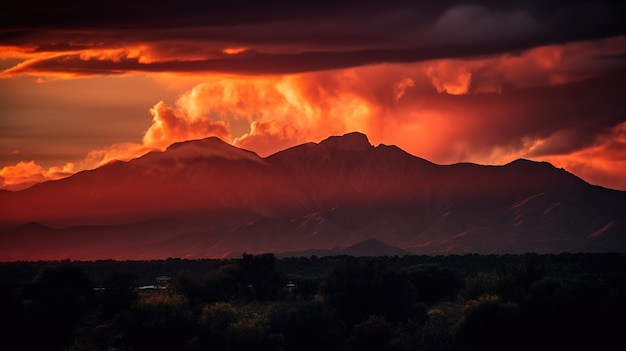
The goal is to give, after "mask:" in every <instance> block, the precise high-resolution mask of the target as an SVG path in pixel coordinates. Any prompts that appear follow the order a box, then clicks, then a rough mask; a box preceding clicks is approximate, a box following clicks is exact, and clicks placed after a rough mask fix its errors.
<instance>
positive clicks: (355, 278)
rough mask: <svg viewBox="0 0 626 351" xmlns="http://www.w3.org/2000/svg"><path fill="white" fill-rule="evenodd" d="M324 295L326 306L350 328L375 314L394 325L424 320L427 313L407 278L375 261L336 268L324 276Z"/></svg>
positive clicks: (358, 261)
mask: <svg viewBox="0 0 626 351" xmlns="http://www.w3.org/2000/svg"><path fill="white" fill-rule="evenodd" d="M323 292H324V295H325V297H326V301H327V303H328V304H329V306H330V307H331V308H334V309H336V311H337V315H338V317H339V318H340V319H342V320H344V321H345V322H346V323H347V324H348V326H349V327H351V326H353V325H354V324H356V323H358V322H360V321H362V320H363V319H365V318H368V317H369V316H370V315H375V314H378V315H381V316H383V317H385V319H386V320H388V321H390V322H396V321H400V320H405V319H408V318H413V319H415V318H417V319H423V318H424V317H425V313H426V310H425V308H424V307H423V306H421V305H420V304H418V303H417V298H416V295H415V291H414V290H413V289H412V286H411V284H410V283H409V282H408V277H407V276H406V274H404V273H403V272H400V271H398V270H392V269H389V268H388V267H387V266H386V265H385V264H384V263H383V262H381V261H380V260H377V259H354V260H347V261H346V262H344V263H340V264H338V265H337V266H336V267H335V268H334V269H332V270H331V271H330V272H329V274H328V275H327V277H326V279H325V281H324V286H323Z"/></svg>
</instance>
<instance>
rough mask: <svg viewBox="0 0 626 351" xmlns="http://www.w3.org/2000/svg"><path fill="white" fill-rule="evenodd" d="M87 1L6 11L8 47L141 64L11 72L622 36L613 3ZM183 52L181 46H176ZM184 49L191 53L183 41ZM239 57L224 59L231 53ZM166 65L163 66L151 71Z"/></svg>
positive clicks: (409, 52)
mask: <svg viewBox="0 0 626 351" xmlns="http://www.w3.org/2000/svg"><path fill="white" fill-rule="evenodd" d="M294 4H295V3H294V2H292V1H290V2H287V1H265V2H258V1H229V2H224V3H214V2H207V3H203V2H197V1H132V2H128V1H120V0H113V1H107V2H100V3H96V4H94V3H90V2H84V1H80V2H79V1H61V2H53V3H52V2H51V3H50V4H48V5H43V6H41V7H37V6H33V4H30V3H25V2H12V3H8V4H5V5H3V7H4V10H3V11H0V45H4V46H13V47H18V48H20V47H21V48H23V49H24V51H28V52H31V53H36V52H50V53H55V52H57V53H60V52H68V53H71V52H78V51H81V50H87V49H115V48H128V47H132V46H139V45H143V46H144V47H147V48H148V49H147V50H150V49H152V51H151V59H152V60H150V61H151V62H150V63H149V64H148V63H146V62H140V61H141V60H140V59H138V58H132V57H131V58H121V61H120V60H118V61H114V60H107V59H100V61H101V62H98V63H95V62H89V61H84V60H76V59H74V57H73V56H69V57H67V59H66V60H63V59H61V58H60V57H55V58H45V59H34V60H33V62H30V63H28V64H27V65H24V66H22V67H21V68H16V69H13V70H12V71H11V72H12V73H13V74H19V73H29V72H31V73H37V69H38V68H41V69H42V70H43V71H48V72H64V71H69V72H73V73H77V74H101V73H119V72H124V71H126V70H132V71H149V72H150V71H173V72H193V71H216V72H220V71H221V72H235V73H254V74H258V73H296V72H305V71H314V70H324V69H333V68H345V67H350V66H358V65H364V64H376V63H382V62H418V61H423V60H429V59H437V58H458V57H468V56H481V55H493V54H497V53H503V52H515V51H522V50H525V49H528V48H532V47H535V46H538V45H546V44H551V43H564V42H569V41H579V40H587V39H597V38H603V37H611V36H617V35H623V34H625V33H626V13H624V12H623V11H619V10H618V7H617V5H619V3H617V2H612V1H593V2H591V1H486V0H483V1H471V2H470V1H452V0H448V1H389V2H379V1H375V2H374V1H372V2H360V1H359V2H357V1H317V2H314V3H304V4H301V3H298V4H297V5H294ZM174 43H179V44H174ZM180 43H184V45H182V44H180ZM234 46H239V47H245V48H247V49H250V51H249V52H247V53H245V54H240V55H228V56H225V55H219V54H216V52H217V53H219V52H220V51H221V50H222V49H224V48H226V47H234ZM153 61H156V62H153Z"/></svg>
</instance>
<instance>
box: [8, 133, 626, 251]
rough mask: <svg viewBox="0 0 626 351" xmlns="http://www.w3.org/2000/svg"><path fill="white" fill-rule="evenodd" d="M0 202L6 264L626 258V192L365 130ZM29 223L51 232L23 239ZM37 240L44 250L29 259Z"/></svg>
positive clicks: (164, 159) (205, 154) (121, 169)
mask: <svg viewBox="0 0 626 351" xmlns="http://www.w3.org/2000/svg"><path fill="white" fill-rule="evenodd" d="M0 204H2V207H3V209H6V210H4V211H2V213H0V260H3V259H16V258H19V257H22V258H24V259H27V258H32V259H37V258H45V257H58V255H57V254H54V250H61V248H63V249H62V250H61V251H58V252H63V253H67V254H68V255H70V256H71V255H75V256H80V257H83V258H88V257H91V256H89V252H90V251H89V250H92V251H93V252H94V255H95V254H96V253H97V255H98V257H99V258H106V253H107V252H106V251H102V250H96V251H97V252H96V251H94V250H95V249H94V247H93V246H94V245H92V243H99V245H100V246H102V247H107V248H108V250H109V251H108V252H109V254H110V255H111V256H112V257H116V258H130V259H132V258H133V257H141V258H146V257H147V258H150V257H161V258H167V257H174V256H175V257H224V256H225V255H231V254H233V253H234V252H268V251H272V252H307V250H322V251H320V252H323V250H331V251H329V252H333V251H332V250H335V249H337V248H349V247H353V246H354V245H355V244H356V243H359V242H363V241H366V240H368V239H372V240H378V241H380V242H384V243H385V244H386V245H389V246H391V247H394V248H397V249H398V250H404V251H406V252H412V253H416V254H451V253H468V252H475V253H515V252H527V251H529V252H531V251H532V252H565V251H568V252H569V251H585V250H592V251H612V250H613V251H614V250H617V251H620V252H626V238H625V235H626V234H625V233H626V215H625V214H626V192H621V191H618V190H613V189H607V188H603V187H598V186H595V185H591V184H589V183H587V182H585V181H584V180H582V179H580V178H578V177H576V176H575V175H573V174H571V173H569V172H567V171H565V170H563V169H560V168H556V167H554V166H553V165H551V164H550V163H547V162H538V161H532V160H526V159H518V160H514V161H511V162H509V163H508V164H505V165H498V166H485V165H479V164H474V163H457V164H451V165H438V164H435V163H432V162H430V161H428V160H425V159H422V158H419V157H417V156H414V155H411V154H409V153H407V152H406V151H404V150H402V149H400V148H398V147H397V146H394V145H383V144H380V145H377V146H374V145H372V144H371V143H370V142H369V139H368V138H367V136H366V135H365V134H362V133H358V132H353V133H348V134H345V135H343V136H330V137H328V138H327V139H324V140H322V141H320V142H319V143H305V144H300V145H297V146H294V147H292V148H288V149H285V150H282V151H279V152H277V153H274V154H272V155H269V156H267V157H259V156H258V155H257V154H256V153H254V152H252V151H249V150H245V149H240V148H237V147H235V146H232V145H230V144H227V143H225V142H223V141H222V140H220V139H219V138H215V137H209V138H205V139H199V140H193V141H185V142H180V143H175V144H173V145H171V146H170V147H168V148H167V149H166V150H165V151H162V152H151V153H148V154H146V155H144V156H142V157H139V158H137V159H134V160H130V161H127V162H117V163H112V164H108V165H105V166H103V167H100V168H98V169H95V170H90V171H83V172H80V173H77V174H75V175H73V176H71V177H68V178H65V179H62V180H58V181H52V182H46V183H41V184H39V185H38V186H35V187H31V188H29V189H25V190H22V191H17V192H0ZM163 220H165V221H167V222H168V223H170V224H168V226H167V228H166V229H163V230H161V229H159V227H158V226H155V225H149V224H145V223H151V222H155V221H157V222H158V221H163ZM32 222H35V223H39V224H40V225H42V226H44V227H43V228H44V229H42V228H41V227H37V228H36V230H35V226H32V225H31V227H32V228H31V229H32V230H29V229H28V227H21V226H22V225H24V224H26V223H32ZM136 223H144V224H143V225H137V224H136ZM155 223H156V222H155ZM46 227H48V228H49V230H47V231H46V230H45V228H46ZM25 228H26V229H25ZM76 228H80V229H76ZM129 228H134V229H133V230H131V229H129ZM155 228H157V229H155ZM79 231H80V232H81V233H83V234H80V235H79V234H78V232H79ZM151 231H152V233H154V235H151ZM42 233H44V234H42ZM45 233H48V234H45ZM120 233H123V235H122V234H120ZM41 235H48V236H47V237H45V241H46V242H47V243H48V244H47V245H48V250H47V251H46V250H44V251H41V250H39V249H38V251H37V255H35V256H33V255H31V254H29V252H28V247H29V240H42V239H41ZM55 238H56V239H55ZM113 238H115V240H117V241H119V243H118V244H116V243H115V242H113V241H112V240H113ZM72 247H75V248H76V250H79V249H80V250H83V252H81V253H80V255H79V254H78V253H77V252H74V251H72V249H71V248H72ZM356 247H357V248H358V247H359V246H356ZM18 248H19V250H21V251H20V252H21V253H20V252H17V251H16V250H17V249H18ZM19 250H18V251H19ZM362 251H366V250H365V249H364V250H362ZM33 252H35V251H33ZM46 252H47V253H46ZM72 252H74V253H73V254H72ZM351 252H354V250H353V251H351ZM103 255H104V256H103ZM94 257H96V256H94Z"/></svg>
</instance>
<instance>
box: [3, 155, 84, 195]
mask: <svg viewBox="0 0 626 351" xmlns="http://www.w3.org/2000/svg"><path fill="white" fill-rule="evenodd" d="M74 172H75V169H74V164H73V163H67V164H66V165H65V166H63V167H50V168H49V169H44V168H43V167H41V166H40V165H38V164H37V163H35V161H29V162H18V163H17V164H16V165H14V166H7V167H3V168H2V169H0V189H6V190H21V189H24V188H27V187H29V186H31V185H34V184H37V183H41V182H43V181H46V180H55V179H61V178H65V177H67V176H70V175H72V174H74Z"/></svg>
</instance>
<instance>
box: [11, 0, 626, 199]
mask: <svg viewBox="0 0 626 351" xmlns="http://www.w3.org/2000/svg"><path fill="white" fill-rule="evenodd" d="M294 4H297V5H294ZM619 5H621V2H619V1H604V2H603V1H540V0H535V1H493V0H482V1H481V0H478V1H453V0H444V1H370V2H367V1H324V0H318V1H315V2H311V3H310V4H305V3H297V2H293V1H289V2H287V1H225V2H200V1H184V0H179V1H147V0H140V1H121V0H109V1H100V2H88V1H84V0H83V1H73V0H70V1H54V2H49V4H48V5H44V6H35V5H33V4H32V3H29V2H23V1H22V2H18V1H12V2H9V3H6V4H5V3H3V4H2V5H0V188H4V189H10V190H19V189H22V188H24V187H25V186H28V185H31V184H33V182H40V181H44V180H47V179H59V178H62V177H65V176H68V175H71V174H73V173H75V172H78V171H80V170H84V169H93V168H95V167H98V166H99V165H102V164H105V163H107V162H109V161H111V160H115V159H121V160H128V159H131V158H135V157H138V156H141V155H143V154H145V153H146V152H148V151H150V150H162V149H164V148H166V147H167V146H168V145H170V144H171V143H173V142H177V141H183V140H188V139H199V138H204V137H207V136H218V137H220V138H222V139H223V140H225V141H227V142H230V143H233V145H236V146H238V147H242V148H245V149H249V150H252V151H255V152H257V153H258V154H259V155H260V156H267V155H270V154H271V153H273V152H276V151H279V150H282V149H284V148H286V147H290V146H294V145H297V144H301V143H304V142H309V141H313V142H319V141H320V140H322V139H325V138H326V137H328V136H330V135H341V134H344V133H347V132H351V131H360V132H363V133H366V134H367V135H368V137H369V139H370V141H371V142H372V144H374V145H378V144H381V143H383V144H395V145H398V146H399V147H401V148H403V149H404V150H406V151H408V152H410V153H411V154H413V155H416V156H419V157H422V158H425V159H427V160H430V161H432V162H435V163H438V164H450V163H456V162H474V163H480V164H495V165H499V164H505V163H508V162H510V161H512V160H515V159H517V158H528V159H533V160H541V161H549V162H551V163H552V164H554V165H555V166H557V167H563V168H565V169H566V170H568V171H570V172H572V173H574V174H576V175H578V176H580V177H582V178H583V179H585V180H586V181H588V182H590V183H592V184H598V185H602V186H605V187H609V188H614V189H620V190H626V87H625V84H626V13H624V12H623V11H621V10H619V8H618V6H619Z"/></svg>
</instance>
